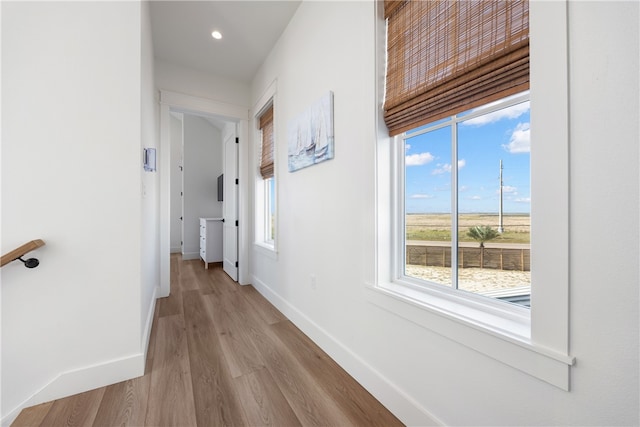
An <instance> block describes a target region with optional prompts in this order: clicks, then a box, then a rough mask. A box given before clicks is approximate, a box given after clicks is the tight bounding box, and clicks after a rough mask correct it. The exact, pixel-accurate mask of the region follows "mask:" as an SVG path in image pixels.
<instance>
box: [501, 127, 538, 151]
mask: <svg viewBox="0 0 640 427" xmlns="http://www.w3.org/2000/svg"><path fill="white" fill-rule="evenodd" d="M502 148H504V149H505V150H507V151H508V152H509V153H511V154H516V153H529V152H531V131H530V129H529V123H518V125H517V126H516V128H515V130H514V131H513V133H512V134H511V138H510V139H509V143H508V144H504V145H502Z"/></svg>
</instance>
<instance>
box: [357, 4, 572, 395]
mask: <svg viewBox="0 0 640 427" xmlns="http://www.w3.org/2000/svg"><path fill="white" fill-rule="evenodd" d="M473 8H479V9H476V10H472V9H473ZM397 12H404V14H401V15H396V16H393V15H394V14H395V13H397ZM566 12H567V3H566V1H563V0H561V1H555V2H531V3H530V4H529V2H526V1H520V0H514V1H471V0H470V1H464V2H462V1H429V2H421V1H404V0H400V1H389V2H385V4H384V10H382V6H379V8H378V10H377V13H378V15H377V16H378V18H379V19H378V24H377V25H378V31H379V32H378V38H377V40H378V43H377V49H376V52H377V55H378V56H377V58H378V63H379V64H386V66H387V67H386V73H382V69H383V67H380V68H378V71H377V73H378V74H377V79H376V81H377V99H378V102H379V104H378V105H379V107H380V109H381V110H382V111H383V112H381V114H380V116H379V120H380V121H382V120H384V124H386V128H387V129H388V132H384V131H381V132H380V133H379V134H378V141H377V145H376V193H377V194H376V207H377V208H376V213H375V218H376V235H375V252H374V253H373V254H374V255H375V259H376V269H375V271H374V272H373V275H372V276H371V277H370V278H369V280H370V286H367V290H368V292H367V293H366V295H367V298H368V300H369V302H371V303H372V304H375V305H377V306H380V307H381V308H383V309H384V310H387V311H391V312H394V313H396V314H397V315H399V316H401V317H403V318H405V319H408V320H409V321H411V322H412V323H414V324H417V325H421V326H423V327H424V328H426V329H430V330H432V331H434V332H435V333H437V334H439V335H441V336H444V337H447V338H449V339H451V340H454V341H456V342H458V343H460V344H462V345H464V346H467V347H469V348H472V349H474V350H476V351H478V352H480V353H482V354H485V355H486V356H488V357H491V358H494V359H495V360H498V361H500V362H502V363H504V364H506V365H509V366H511V367H514V368H516V369H519V370H521V371H523V372H526V373H528V374H530V375H532V376H534V377H536V378H539V379H541V380H543V381H546V382H549V383H551V384H554V385H556V386H557V387H560V388H562V389H565V390H568V389H569V367H570V366H571V365H573V363H575V359H574V358H573V357H571V356H570V355H569V349H568V344H569V327H568V319H569V315H568V305H569V304H568V301H569V292H568V291H569V285H568V283H569V281H568V274H569V251H568V247H569V244H568V242H569V224H568V218H569V190H568V188H569V187H568V175H569V174H568V163H569V162H568V145H569V134H568V78H567V76H568V66H567V64H568V52H567V13H566ZM399 16H400V17H401V19H399V20H398V19H397V18H398V17H399ZM442 17H444V18H446V19H445V21H446V22H445V23H444V24H443V23H442V22H440V23H438V22H437V19H436V18H442ZM468 18H470V19H468ZM484 18H488V21H487V22H484V21H483V19H484ZM434 19H435V20H434ZM513 19H515V21H514V20H513ZM510 20H511V21H510ZM481 21H483V22H481ZM465 22H467V24H469V25H466V24H465ZM524 24H527V28H525V26H524ZM512 29H514V30H515V33H513V34H511V35H507V34H506V33H507V32H510V31H511V30H512ZM433 30H435V31H436V32H435V33H433V32H432V31H433ZM529 33H530V35H529ZM474 35H475V36H474ZM477 36H481V37H480V39H481V40H480V44H477V43H478V41H477V40H476V41H474V37H477ZM529 39H530V45H529ZM407 48H408V50H407ZM449 48H453V51H454V53H455V52H456V49H458V52H459V53H460V54H459V55H457V56H456V55H455V54H454V56H453V57H447V56H446V55H445V51H446V50H447V49H449ZM460 48H461V50H460ZM403 49H404V50H403ZM500 51H501V53H498V54H497V56H496V58H497V59H498V61H497V62H492V61H491V59H490V57H491V56H492V55H493V53H495V52H500ZM403 52H404V53H403ZM443 55H444V56H443ZM529 57H530V62H531V68H530V69H529ZM467 59H471V60H470V61H467ZM511 60H514V61H511ZM474 63H475V64H474ZM425 73H426V74H425ZM501 76H502V77H505V80H502V79H501V78H500V77H501ZM441 77H443V78H444V80H440V81H438V79H439V78H441ZM529 82H530V83H529ZM485 89H487V90H485ZM394 91H395V92H396V93H395V94H394V93H393V92H394ZM383 116H384V117H383ZM529 123H530V126H529ZM380 124H381V126H379V128H381V127H383V126H384V124H382V123H380ZM529 141H532V142H531V143H529ZM532 201H533V204H532ZM500 213H502V215H500ZM428 216H430V218H429V217H428ZM484 226H487V227H484ZM476 227H478V229H476V230H475V231H472V230H473V229H475V228H476ZM489 229H490V230H492V231H489ZM496 233H497V235H495V234H496ZM489 237H492V238H491V239H489ZM427 242H428V243H427ZM434 242H435V243H434ZM481 243H482V246H483V247H480V246H481ZM507 245H509V249H516V250H519V257H518V256H514V255H513V254H509V255H507V254H506V252H508V251H505V246H507ZM420 246H428V247H429V249H427V250H424V248H421V247H420ZM496 246H503V247H502V248H500V249H502V252H503V253H502V258H501V259H500V257H499V256H498V254H496V253H495V249H496ZM416 247H417V249H416ZM527 253H529V259H527ZM518 258H519V259H518ZM438 262H440V263H441V264H440V266H436V265H430V264H436V263H438ZM500 263H502V265H500ZM425 264H428V265H425ZM418 265H419V266H420V268H421V269H422V272H421V273H420V274H418V273H416V272H415V270H414V267H415V266H418ZM442 265H444V267H442ZM498 267H500V268H498ZM436 268H440V269H444V271H442V274H440V275H436V274H435V269H436ZM529 269H530V270H531V271H528V270H529ZM424 270H427V271H426V272H424ZM470 272H471V273H472V274H471V276H469V275H468V274H469V273H470ZM511 272H513V273H514V277H515V276H516V275H515V273H517V276H518V278H515V279H513V278H512V279H509V281H508V282H507V285H506V286H504V287H498V288H496V284H497V283H498V275H509V274H510V273H511ZM423 273H424V274H423ZM480 274H489V275H491V276H493V277H492V278H491V279H490V280H489V283H490V284H491V285H490V286H493V288H492V289H481V288H478V287H477V283H476V282H477V281H478V279H479V276H480ZM529 275H531V276H530V278H529ZM518 288H519V289H518ZM514 289H516V290H517V292H515V291H514ZM528 289H530V308H529V307H526V305H527V301H526V299H528V297H527V296H526V293H527V292H526V291H527V290H528ZM518 292H520V293H521V294H522V295H515V294H516V293H518ZM480 294H481V295H480ZM523 295H524V297H525V298H524V299H525V301H523V300H521V299H520V300H518V298H515V300H514V299H513V298H512V297H522V296H523ZM488 297H492V298H488ZM507 301H510V302H516V303H517V304H510V303H508V302H507Z"/></svg>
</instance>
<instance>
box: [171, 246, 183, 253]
mask: <svg viewBox="0 0 640 427" xmlns="http://www.w3.org/2000/svg"><path fill="white" fill-rule="evenodd" d="M180 252H182V247H180V246H172V247H171V249H169V253H172V254H179V253H180Z"/></svg>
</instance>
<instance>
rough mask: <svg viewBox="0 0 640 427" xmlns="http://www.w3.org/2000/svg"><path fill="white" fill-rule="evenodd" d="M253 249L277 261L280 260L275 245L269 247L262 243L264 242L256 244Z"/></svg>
mask: <svg viewBox="0 0 640 427" xmlns="http://www.w3.org/2000/svg"><path fill="white" fill-rule="evenodd" d="M253 249H254V250H255V251H256V252H258V253H260V254H262V255H265V256H267V257H269V258H271V259H273V260H277V259H278V252H277V251H276V248H275V247H274V246H273V245H268V244H266V243H262V242H254V243H253Z"/></svg>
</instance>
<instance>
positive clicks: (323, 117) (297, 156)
mask: <svg viewBox="0 0 640 427" xmlns="http://www.w3.org/2000/svg"><path fill="white" fill-rule="evenodd" d="M287 142H288V154H289V162H288V163H289V172H295V171H297V170H300V169H302V168H306V167H307V166H312V165H315V164H316V163H321V162H324V161H326V160H329V159H333V156H334V136H333V92H331V91H329V92H327V93H326V94H325V95H324V96H323V97H322V98H320V99H319V100H317V101H316V102H314V103H313V104H311V105H310V106H309V108H307V109H306V110H305V111H304V112H302V113H301V114H299V115H298V116H297V117H295V118H294V119H292V120H290V121H289V123H288V124H287Z"/></svg>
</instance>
